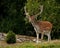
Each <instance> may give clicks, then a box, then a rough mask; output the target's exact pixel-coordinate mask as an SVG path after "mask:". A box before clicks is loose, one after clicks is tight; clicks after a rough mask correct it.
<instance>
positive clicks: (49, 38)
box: [48, 32, 51, 42]
mask: <svg viewBox="0 0 60 48" xmlns="http://www.w3.org/2000/svg"><path fill="white" fill-rule="evenodd" d="M50 40H51V36H50V32H49V33H48V42H50Z"/></svg>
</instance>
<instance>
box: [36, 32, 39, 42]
mask: <svg viewBox="0 0 60 48" xmlns="http://www.w3.org/2000/svg"><path fill="white" fill-rule="evenodd" d="M36 34H37V41H36V42H37V43H38V42H39V33H36Z"/></svg>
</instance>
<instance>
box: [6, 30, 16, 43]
mask: <svg viewBox="0 0 60 48" xmlns="http://www.w3.org/2000/svg"><path fill="white" fill-rule="evenodd" d="M6 42H7V43H16V36H15V33H14V32H13V31H9V32H8V33H7V36H6Z"/></svg>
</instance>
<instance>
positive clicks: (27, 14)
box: [24, 6, 30, 16]
mask: <svg viewBox="0 0 60 48" xmlns="http://www.w3.org/2000/svg"><path fill="white" fill-rule="evenodd" d="M24 11H25V14H26V16H30V15H29V13H28V12H27V10H26V6H25V7H24Z"/></svg>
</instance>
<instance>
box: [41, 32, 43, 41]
mask: <svg viewBox="0 0 60 48" xmlns="http://www.w3.org/2000/svg"><path fill="white" fill-rule="evenodd" d="M43 36H44V34H43V33H42V34H41V41H42V40H43Z"/></svg>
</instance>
